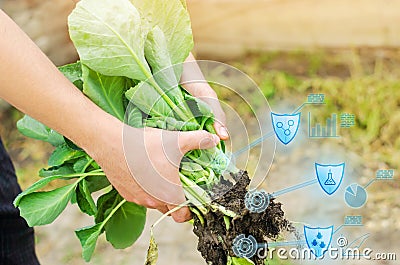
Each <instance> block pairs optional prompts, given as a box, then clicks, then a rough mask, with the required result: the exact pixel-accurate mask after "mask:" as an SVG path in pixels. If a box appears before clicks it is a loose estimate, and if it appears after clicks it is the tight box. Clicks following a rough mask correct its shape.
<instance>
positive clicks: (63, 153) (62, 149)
mask: <svg viewBox="0 0 400 265" xmlns="http://www.w3.org/2000/svg"><path fill="white" fill-rule="evenodd" d="M84 155H85V152H83V151H79V150H74V149H72V148H70V147H69V146H68V145H67V144H63V145H60V146H57V148H56V149H55V150H54V151H53V153H52V154H51V155H50V157H49V161H48V164H49V166H51V167H55V166H61V165H62V164H64V162H66V161H69V160H72V159H75V158H79V157H82V156H84Z"/></svg>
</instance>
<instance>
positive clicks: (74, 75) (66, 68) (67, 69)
mask: <svg viewBox="0 0 400 265" xmlns="http://www.w3.org/2000/svg"><path fill="white" fill-rule="evenodd" d="M58 70H60V72H61V73H62V74H63V75H64V76H65V77H66V78H67V79H68V80H69V81H70V82H71V83H73V84H74V85H75V86H76V87H77V88H78V89H79V90H81V91H82V90H83V80H82V68H81V62H79V61H78V62H76V63H72V64H67V65H63V66H60V67H58Z"/></svg>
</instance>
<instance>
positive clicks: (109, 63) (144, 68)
mask: <svg viewBox="0 0 400 265" xmlns="http://www.w3.org/2000/svg"><path fill="white" fill-rule="evenodd" d="M146 2H147V1H146ZM68 25H69V33H70V37H71V39H72V41H73V42H74V44H75V47H76V49H77V50H78V53H79V57H80V59H81V61H82V63H84V64H86V65H87V66H89V67H90V68H91V69H93V70H94V71H96V72H99V73H101V74H103V75H108V76H126V77H129V78H131V79H137V80H142V81H143V80H146V79H148V78H149V77H150V76H151V71H150V68H149V66H148V64H147V62H146V59H145V58H144V43H145V40H146V32H144V30H143V27H142V21H141V20H140V15H139V12H138V11H137V9H136V8H135V7H134V6H133V5H132V4H131V3H130V2H129V0H119V1H114V0H102V1H98V0H82V1H80V2H79V3H78V4H77V5H76V7H75V9H74V10H73V11H72V13H71V15H70V16H69V18H68Z"/></svg>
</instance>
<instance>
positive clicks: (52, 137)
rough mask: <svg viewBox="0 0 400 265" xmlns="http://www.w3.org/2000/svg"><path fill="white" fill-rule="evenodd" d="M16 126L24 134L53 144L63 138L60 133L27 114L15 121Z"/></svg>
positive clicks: (56, 143) (62, 140) (55, 144)
mask: <svg viewBox="0 0 400 265" xmlns="http://www.w3.org/2000/svg"><path fill="white" fill-rule="evenodd" d="M17 128H18V130H19V131H20V132H21V133H22V134H23V135H25V136H28V137H30V138H33V139H37V140H42V141H45V142H48V143H50V144H52V145H54V146H58V145H61V144H63V143H64V138H63V136H62V135H61V134H59V133H57V132H56V131H54V130H52V129H50V128H49V127H47V126H46V125H44V124H43V123H41V122H39V121H37V120H35V119H33V118H31V117H30V116H28V115H25V116H24V117H23V118H22V119H20V120H19V121H18V122H17Z"/></svg>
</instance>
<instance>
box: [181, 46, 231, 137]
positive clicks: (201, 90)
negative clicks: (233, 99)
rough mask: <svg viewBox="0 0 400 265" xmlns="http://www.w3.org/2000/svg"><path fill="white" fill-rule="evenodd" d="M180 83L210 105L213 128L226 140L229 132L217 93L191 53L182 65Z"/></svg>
mask: <svg viewBox="0 0 400 265" xmlns="http://www.w3.org/2000/svg"><path fill="white" fill-rule="evenodd" d="M181 83H182V86H183V87H184V88H185V89H186V90H187V91H188V92H189V93H190V94H192V95H193V96H195V97H197V98H199V99H201V100H203V101H204V102H206V103H207V104H208V105H209V106H210V107H211V110H212V111H213V113H214V117H215V122H214V129H215V131H216V133H217V135H218V136H219V138H220V139H221V140H227V139H228V138H229V133H228V130H227V128H226V126H225V123H226V118H225V113H224V111H223V110H222V108H221V104H220V103H219V100H218V96H217V94H216V93H215V91H214V90H213V89H212V88H211V86H210V85H209V84H208V83H207V81H206V80H205V78H204V76H203V74H202V72H201V70H200V68H199V66H198V65H197V63H196V61H195V58H194V57H193V55H192V54H190V55H189V57H188V58H187V59H186V61H185V63H184V65H183V74H182V78H181Z"/></svg>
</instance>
